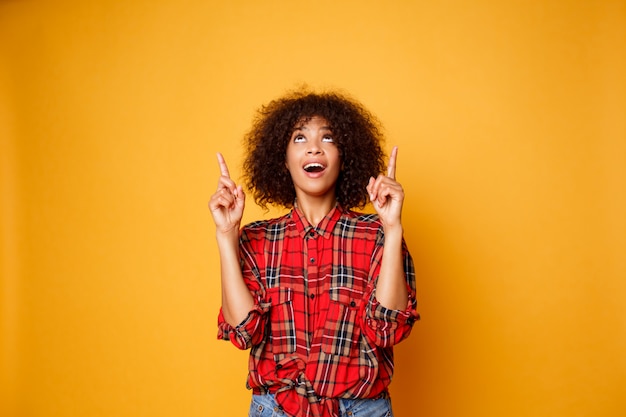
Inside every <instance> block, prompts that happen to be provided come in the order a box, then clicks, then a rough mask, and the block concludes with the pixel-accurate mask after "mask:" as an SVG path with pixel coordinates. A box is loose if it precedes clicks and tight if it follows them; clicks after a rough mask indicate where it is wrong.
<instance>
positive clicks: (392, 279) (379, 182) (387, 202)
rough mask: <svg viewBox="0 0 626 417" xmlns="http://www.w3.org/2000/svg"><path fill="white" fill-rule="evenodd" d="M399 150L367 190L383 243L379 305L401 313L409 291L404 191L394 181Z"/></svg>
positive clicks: (396, 149) (377, 296)
mask: <svg viewBox="0 0 626 417" xmlns="http://www.w3.org/2000/svg"><path fill="white" fill-rule="evenodd" d="M397 158H398V148H397V147H394V148H393V150H392V151H391V156H390V157H389V165H388V167H387V175H382V174H381V175H379V176H378V178H373V177H372V178H370V182H369V184H368V185H367V191H368V193H369V195H370V199H371V201H372V203H373V205H374V208H375V210H376V212H377V213H378V216H379V218H380V221H381V222H382V224H383V229H384V231H385V243H384V247H383V259H382V263H381V267H380V274H379V277H378V282H377V284H376V298H377V300H378V302H379V303H380V304H381V305H382V306H384V307H386V308H388V309H391V310H404V309H406V307H407V303H408V290H407V284H406V276H405V274H404V267H403V259H402V234H403V229H402V204H403V202H404V190H403V189H402V186H401V185H400V183H398V182H397V181H396V160H397Z"/></svg>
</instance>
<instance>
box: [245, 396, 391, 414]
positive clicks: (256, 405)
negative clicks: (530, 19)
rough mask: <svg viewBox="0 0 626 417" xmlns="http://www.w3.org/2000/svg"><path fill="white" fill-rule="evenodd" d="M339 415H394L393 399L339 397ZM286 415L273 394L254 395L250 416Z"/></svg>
mask: <svg viewBox="0 0 626 417" xmlns="http://www.w3.org/2000/svg"><path fill="white" fill-rule="evenodd" d="M339 415H340V416H342V417H393V413H392V412H391V400H390V399H389V398H388V397H387V398H378V399H375V400H371V399H367V398H357V399H353V400H348V399H343V398H341V399H339ZM279 416H285V413H284V412H283V410H282V409H281V408H280V407H279V405H278V403H276V400H274V396H273V395H272V394H265V395H253V396H252V402H251V403H250V412H249V414H248V417H279Z"/></svg>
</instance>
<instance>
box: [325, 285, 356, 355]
mask: <svg viewBox="0 0 626 417" xmlns="http://www.w3.org/2000/svg"><path fill="white" fill-rule="evenodd" d="M329 295H330V304H329V308H328V317H327V320H326V324H325V327H324V343H323V346H322V349H323V350H324V352H326V353H330V354H331V355H340V356H350V355H358V350H357V346H358V343H359V338H360V336H361V329H360V327H359V325H358V323H357V322H356V321H357V314H358V311H359V305H360V303H361V298H362V296H363V294H362V293H361V292H359V291H355V290H353V289H352V288H348V287H337V288H333V289H331V290H330V294H329Z"/></svg>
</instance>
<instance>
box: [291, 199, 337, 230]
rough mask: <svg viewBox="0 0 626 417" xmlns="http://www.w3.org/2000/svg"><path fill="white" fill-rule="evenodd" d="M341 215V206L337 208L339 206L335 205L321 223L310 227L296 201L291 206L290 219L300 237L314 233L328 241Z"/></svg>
mask: <svg viewBox="0 0 626 417" xmlns="http://www.w3.org/2000/svg"><path fill="white" fill-rule="evenodd" d="M342 213H343V209H342V208H341V206H339V204H335V207H333V208H332V209H331V210H330V211H329V212H328V214H327V215H326V216H324V218H323V219H322V221H321V222H319V224H318V225H317V226H311V224H310V223H309V221H308V220H307V219H306V217H304V213H302V211H301V210H300V209H299V208H298V202H297V201H296V202H295V203H294V205H293V210H292V211H291V218H292V220H293V221H294V223H295V225H296V229H297V230H298V234H299V235H300V237H304V236H306V234H307V233H311V231H315V232H317V233H318V234H320V235H322V236H323V237H324V238H325V239H328V238H329V237H330V235H331V233H332V231H333V229H334V228H335V224H336V223H337V220H339V218H340V217H341V214H342Z"/></svg>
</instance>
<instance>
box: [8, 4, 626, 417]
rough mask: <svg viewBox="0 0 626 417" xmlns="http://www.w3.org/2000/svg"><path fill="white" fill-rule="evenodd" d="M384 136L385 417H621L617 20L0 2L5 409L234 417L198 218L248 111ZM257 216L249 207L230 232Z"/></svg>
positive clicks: (625, 96) (487, 12)
mask: <svg viewBox="0 0 626 417" xmlns="http://www.w3.org/2000/svg"><path fill="white" fill-rule="evenodd" d="M301 83H308V84H309V85H311V86H313V87H337V88H341V89H345V90H346V91H348V92H349V93H351V94H352V95H354V96H355V97H356V98H358V99H359V100H361V101H362V102H363V103H364V104H365V105H366V106H367V107H368V108H369V109H370V110H372V111H373V112H374V113H375V114H377V115H378V116H379V118H380V119H381V120H382V121H383V123H384V125H385V126H386V133H387V137H388V143H387V149H390V147H391V146H392V145H394V144H397V145H399V147H400V153H399V159H398V178H399V180H400V181H401V182H402V183H403V185H404V187H405V190H406V194H407V198H406V204H405V212H404V223H405V227H406V240H407V242H408V244H409V246H410V248H411V250H412V253H413V255H414V257H415V260H416V266H417V272H418V277H419V279H418V290H419V294H418V295H419V302H420V312H421V314H422V317H423V319H422V321H421V322H419V323H418V324H417V325H416V327H415V330H414V332H413V334H412V336H411V337H410V339H409V340H408V341H406V342H404V343H402V344H401V345H399V346H398V348H397V352H396V363H397V367H396V369H397V372H396V378H395V379H394V382H393V383H392V396H393V398H394V407H395V412H396V416H398V417H408V416H427V417H440V416H446V417H447V416H450V417H456V416H464V417H465V416H481V417H482V416H494V417H495V416H501V415H506V416H510V417H517V416H533V417H544V416H545V417H548V416H550V417H553V416H567V417H571V416H622V415H625V414H626V399H625V398H626V396H625V395H624V394H626V391H625V388H624V387H626V355H625V354H624V352H626V308H625V301H626V300H625V299H626V261H625V259H626V215H625V213H626V195H625V194H626V122H625V120H626V5H625V2H624V1H609V0H607V1H602V0H598V1H573V0H561V1H558V0H553V1H550V0H548V1H545V0H536V1H532V0H531V1H510V2H504V1H495V0H494V1H488V0H482V1H473V2H466V1H462V0H448V1H442V2H439V1H413V2H409V1H404V2H402V1H387V2H382V1H318V2H306V3H305V2H298V1H286V0H284V1H263V2H256V1H231V2H226V1H221V2H211V1H200V0H185V1H174V0H171V1H165V0H162V1H147V0H135V1H123V0H119V1H104V0H90V1H78V0H76V1H71V0H59V1H55V2H47V1H34V0H32V1H29V0H2V1H0V94H1V96H0V140H1V146H2V149H1V151H0V158H1V160H0V161H1V170H2V171H1V172H2V177H1V183H0V184H1V187H2V189H1V193H2V194H1V196H2V197H1V204H0V210H2V212H1V214H2V217H1V219H2V220H1V223H0V226H1V231H0V232H1V240H0V242H1V243H0V244H1V246H0V256H1V258H0V262H1V263H0V265H1V272H2V287H1V294H0V296H1V299H0V308H1V309H0V312H1V321H0V326H1V327H0V335H1V337H2V351H1V354H2V355H1V357H0V359H1V369H2V374H1V379H0V384H1V385H0V393H1V394H0V395H2V397H1V398H0V405H1V407H2V409H0V415H2V416H20V417H21V416H24V417H61V416H63V417H68V416H90V417H91V416H93V417H99V416H107V417H108V416H129V417H130V416H133V417H137V416H150V417H158V416H172V417H173V416H188V417H195V416H197V417H200V416H218V415H219V416H243V415H246V413H247V409H248V404H249V397H250V393H249V392H248V391H246V390H245V388H244V380H245V373H246V365H247V363H246V362H247V360H246V358H247V352H240V351H237V350H236V349H235V348H234V347H232V346H231V345H229V344H227V343H224V342H219V341H217V340H216V315H217V310H218V307H219V303H220V297H219V293H220V291H219V275H218V274H219V265H218V263H217V252H216V245H215V241H214V237H213V233H214V230H213V228H212V222H211V220H210V215H209V213H208V210H207V208H206V204H207V201H208V198H209V196H210V194H211V193H212V192H213V190H214V189H215V185H216V181H217V176H218V173H219V171H218V167H217V164H216V162H215V153H216V152H217V151H221V152H223V153H224V154H225V156H226V158H227V161H229V162H230V166H231V170H232V172H233V174H234V175H235V176H238V175H239V172H240V171H239V167H240V163H241V148H240V144H241V137H242V134H243V132H244V131H246V130H247V129H248V127H249V124H250V121H251V118H252V115H253V112H254V110H255V109H256V108H257V107H258V106H260V105H261V104H263V103H265V102H267V101H268V100H270V99H272V98H274V97H276V96H278V95H280V94H282V93H283V92H284V91H285V90H286V89H290V88H293V87H295V86H297V85H299V84H301ZM269 215H273V212H271V213H263V212H262V211H261V210H259V209H258V208H256V207H255V206H254V204H253V202H252V201H251V200H250V199H249V200H248V206H247V210H246V215H245V216H246V218H245V220H246V221H248V220H252V219H256V218H260V217H262V216H269Z"/></svg>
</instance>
